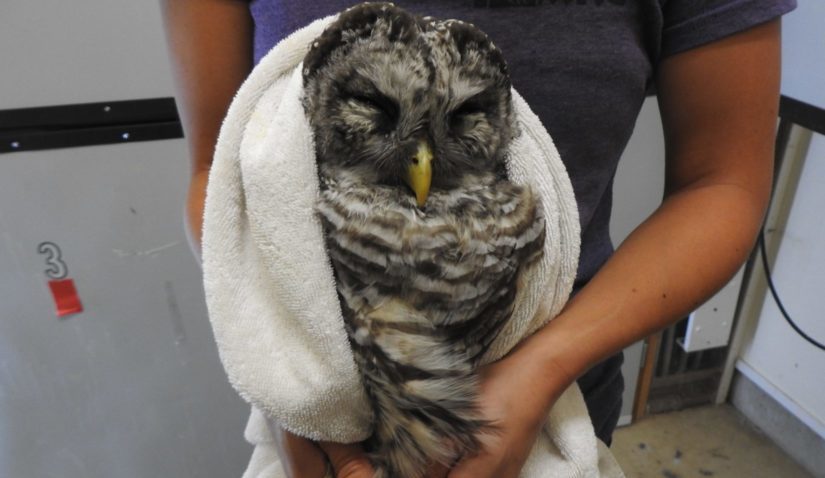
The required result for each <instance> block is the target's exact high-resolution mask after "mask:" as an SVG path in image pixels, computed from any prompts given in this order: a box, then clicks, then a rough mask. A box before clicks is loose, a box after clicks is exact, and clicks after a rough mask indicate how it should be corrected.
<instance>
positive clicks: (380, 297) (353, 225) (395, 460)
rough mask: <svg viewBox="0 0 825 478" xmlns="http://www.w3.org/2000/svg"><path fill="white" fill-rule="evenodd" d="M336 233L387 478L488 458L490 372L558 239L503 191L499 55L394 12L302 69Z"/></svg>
mask: <svg viewBox="0 0 825 478" xmlns="http://www.w3.org/2000/svg"><path fill="white" fill-rule="evenodd" d="M303 73H304V86H305V88H304V90H305V96H304V107H305V110H306V113H307V116H308V118H309V121H310V124H311V126H312V129H313V133H314V136H315V144H316V156H317V160H318V169H319V176H320V180H321V195H320V199H319V201H318V206H317V210H318V216H319V218H320V219H321V222H322V224H323V228H324V232H325V237H326V241H327V251H328V254H329V257H330V260H331V262H332V266H333V270H334V273H335V279H336V284H337V290H338V296H339V300H340V303H341V309H342V311H343V316H344V325H345V329H346V331H347V333H348V335H349V338H350V343H351V345H352V350H353V355H354V357H355V361H356V363H357V365H358V368H359V370H360V372H361V376H362V378H363V383H364V387H365V389H366V391H367V396H368V397H369V399H370V404H371V406H372V409H373V412H374V419H375V422H374V432H373V435H372V437H371V438H370V440H369V441H368V443H367V447H368V450H369V452H370V455H371V458H372V460H373V461H374V464H375V467H376V470H377V476H379V477H388V478H390V477H391V478H418V477H422V476H424V473H425V471H426V469H427V467H428V465H429V464H430V463H432V462H440V463H442V464H445V465H450V464H451V463H454V462H455V460H457V459H458V458H460V457H461V456H462V455H464V454H470V453H473V452H474V451H477V449H478V448H479V440H478V435H479V433H482V432H484V431H490V430H491V429H492V428H494V424H491V423H488V422H486V421H485V420H483V419H482V418H481V417H480V415H479V413H478V410H477V408H476V405H475V401H476V398H477V394H478V377H477V375H476V373H475V370H476V368H477V366H478V364H479V361H480V359H481V358H482V356H483V355H484V353H485V352H486V351H487V349H488V347H489V346H490V344H491V343H492V342H493V341H494V340H495V339H496V337H497V336H498V334H499V333H500V331H501V330H502V329H503V327H504V326H505V325H506V324H507V321H508V320H509V318H510V316H511V314H512V311H513V307H514V299H515V297H516V293H517V290H518V287H519V279H520V276H521V275H522V274H523V271H524V269H525V267H526V266H528V265H529V264H531V263H532V262H534V261H536V260H537V259H538V258H539V257H540V256H541V254H542V250H543V244H544V238H545V225H544V220H543V216H542V212H541V209H540V207H539V201H538V199H537V198H536V197H535V195H534V194H533V192H532V190H531V189H530V188H529V187H526V186H519V185H516V184H513V183H511V182H509V181H508V180H507V178H506V153H507V147H508V145H509V142H510V140H511V139H512V136H513V134H514V132H515V127H514V124H513V123H514V122H513V118H512V116H513V114H512V105H511V98H510V82H509V78H508V75H507V68H506V65H505V63H504V60H503V57H502V55H501V52H500V51H499V50H498V49H496V48H495V46H494V45H493V44H492V42H490V40H489V39H488V38H487V37H486V36H485V35H484V34H483V33H482V32H481V31H479V30H478V29H476V28H475V27H473V26H472V25H469V24H465V23H461V22H457V21H438V20H434V19H432V18H426V17H425V18H420V17H415V16H413V15H410V14H409V13H407V12H405V11H404V10H401V9H399V8H397V7H394V6H392V5H390V4H362V5H359V6H356V7H353V8H351V9H349V10H347V11H345V12H343V13H342V14H341V15H340V16H339V17H338V19H337V20H336V21H335V22H334V23H333V24H332V25H331V26H330V27H329V28H328V29H327V30H326V31H325V32H324V33H323V34H322V35H321V37H319V38H318V39H317V40H316V41H315V42H314V43H313V45H312V48H311V49H310V52H309V53H308V54H307V56H306V58H305V60H304V72H303Z"/></svg>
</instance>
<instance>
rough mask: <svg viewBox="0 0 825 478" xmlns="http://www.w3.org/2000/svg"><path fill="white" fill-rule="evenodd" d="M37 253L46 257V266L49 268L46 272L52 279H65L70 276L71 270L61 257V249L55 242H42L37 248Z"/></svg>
mask: <svg viewBox="0 0 825 478" xmlns="http://www.w3.org/2000/svg"><path fill="white" fill-rule="evenodd" d="M37 252H39V253H40V254H45V255H46V265H48V266H49V268H48V269H46V270H45V271H44V272H45V273H46V275H47V276H48V277H49V278H50V279H64V278H65V277H66V276H67V275H69V268H68V267H66V263H65V262H63V259H62V258H61V256H60V248H59V247H57V244H55V243H53V242H41V243H40V244H39V245H38V246H37Z"/></svg>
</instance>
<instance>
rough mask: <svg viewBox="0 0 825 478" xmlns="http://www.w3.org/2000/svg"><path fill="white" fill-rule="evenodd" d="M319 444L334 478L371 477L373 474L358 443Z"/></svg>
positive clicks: (367, 459)
mask: <svg viewBox="0 0 825 478" xmlns="http://www.w3.org/2000/svg"><path fill="white" fill-rule="evenodd" d="M319 445H320V447H321V449H322V450H324V453H326V456H327V457H329V462H330V463H331V464H332V469H333V471H334V473H335V478H372V476H373V475H374V474H375V470H374V469H373V467H372V464H371V463H370V460H369V458H368V457H367V454H366V453H364V449H363V448H362V447H361V444H360V443H353V444H343V443H333V442H321V443H320V444H319Z"/></svg>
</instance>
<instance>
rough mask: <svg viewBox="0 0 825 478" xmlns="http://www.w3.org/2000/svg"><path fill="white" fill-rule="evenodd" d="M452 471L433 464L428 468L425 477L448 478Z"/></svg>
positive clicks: (438, 464)
mask: <svg viewBox="0 0 825 478" xmlns="http://www.w3.org/2000/svg"><path fill="white" fill-rule="evenodd" d="M449 472H450V469H449V468H447V467H446V466H444V465H442V464H440V463H433V464H432V465H430V466H429V467H428V468H427V472H426V473H424V476H425V477H427V478H447V474H448V473H449Z"/></svg>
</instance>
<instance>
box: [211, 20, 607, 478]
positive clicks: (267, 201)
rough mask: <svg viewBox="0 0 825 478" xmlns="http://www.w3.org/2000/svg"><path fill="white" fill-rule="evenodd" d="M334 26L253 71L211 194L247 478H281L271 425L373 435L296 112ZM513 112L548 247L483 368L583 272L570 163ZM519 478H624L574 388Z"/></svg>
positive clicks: (226, 359) (519, 164)
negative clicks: (310, 58) (306, 72)
mask: <svg viewBox="0 0 825 478" xmlns="http://www.w3.org/2000/svg"><path fill="white" fill-rule="evenodd" d="M332 20H333V17H328V18H325V19H321V20H318V21H316V22H314V23H312V24H310V25H308V26H307V27H305V28H303V29H301V30H298V31H296V32H295V33H293V34H292V35H290V36H289V37H287V38H286V39H284V40H283V41H282V42H281V43H279V44H278V45H276V46H275V47H274V48H273V49H272V50H271V51H270V53H269V54H268V55H267V56H266V57H264V58H263V59H262V60H261V62H260V63H259V64H258V65H257V66H256V67H255V69H254V70H253V72H252V73H251V74H250V76H249V78H248V79H247V80H246V82H245V83H244V84H243V86H242V87H241V88H240V90H239V91H238V93H237V96H236V97H235V99H234V101H233V103H232V105H231V107H230V109H229V112H228V114H227V116H226V119H225V120H224V124H223V127H222V129H221V133H220V136H219V139H218V143H217V146H216V152H215V158H214V162H213V165H212V169H211V172H210V176H209V183H208V186H207V197H206V206H205V213H204V229H203V270H204V287H205V291H206V299H207V306H208V309H209V316H210V320H211V323H212V327H213V330H214V333H215V339H216V341H217V345H218V350H219V352H220V357H221V361H222V362H223V365H224V368H225V369H226V372H227V375H228V377H229V380H230V382H231V383H232V385H233V386H234V387H235V389H236V390H237V391H238V393H239V394H240V395H241V396H242V397H243V398H244V399H245V400H247V401H248V402H250V403H251V404H252V406H253V412H252V415H251V416H250V421H249V424H248V426H247V430H246V433H245V436H246V438H247V440H248V441H250V443H253V444H254V445H255V451H254V453H253V456H252V460H251V462H250V464H249V466H248V468H247V472H246V473H245V474H244V477H245V478H246V477H249V478H252V477H254V478H276V477H281V476H284V474H283V470H282V469H281V467H280V463H279V462H278V458H277V453H276V452H275V448H274V444H273V440H272V435H271V433H270V430H269V426H271V423H269V421H275V422H277V424H278V425H279V426H281V427H283V428H285V429H287V430H289V431H291V432H293V433H296V434H298V435H301V436H305V437H307V438H311V439H314V440H329V441H337V442H356V441H361V440H363V439H365V438H366V437H367V436H369V434H370V432H371V423H370V421H371V416H370V414H369V410H370V407H369V406H368V402H367V398H366V395H365V393H364V390H363V387H362V385H361V382H360V379H359V376H358V371H357V369H356V366H355V363H354V361H353V358H352V352H351V351H350V348H349V344H348V341H347V335H346V332H345V331H344V328H343V319H342V317H341V309H340V306H339V304H338V298H337V294H336V292H335V283H334V279H333V274H332V268H331V265H330V263H329V259H328V257H327V255H326V251H325V248H324V241H323V235H322V229H321V225H320V223H319V221H318V219H317V218H316V216H315V214H314V205H315V201H316V199H317V194H318V191H319V185H318V177H317V171H316V165H315V149H314V145H313V140H312V134H311V128H310V126H309V124H308V122H307V119H306V117H305V115H304V111H303V108H302V106H301V95H302V92H303V90H302V79H301V65H300V62H301V60H302V59H303V57H304V55H305V53H306V51H307V47H308V45H309V44H310V43H311V42H312V41H313V40H314V39H315V38H316V37H317V36H318V35H320V33H321V32H322V31H323V29H324V28H325V27H326V26H327V25H328V24H329V23H330V22H331V21H332ZM513 102H514V111H515V113H516V120H517V122H518V128H519V130H520V134H519V135H518V137H517V138H516V139H515V140H514V141H513V143H512V144H511V146H510V149H509V151H508V173H509V176H510V178H511V180H513V181H514V182H517V183H529V184H530V185H531V186H532V187H533V188H534V190H536V191H537V192H538V193H539V196H540V198H541V201H542V206H543V208H544V212H545V216H546V222H547V240H546V244H545V251H544V257H543V258H542V259H541V260H540V261H538V262H537V263H536V264H535V265H534V266H533V267H532V268H531V269H530V270H528V271H527V273H526V275H525V279H526V280H524V281H523V287H521V288H520V290H519V293H518V296H517V300H516V308H515V311H514V315H513V317H512V319H511V320H510V322H509V323H508V325H507V327H506V328H505V329H504V330H503V331H502V333H501V334H500V336H499V337H498V339H497V340H496V341H495V342H494V343H493V345H492V346H491V347H490V350H489V351H488V352H487V354H486V355H485V358H484V361H485V362H490V361H494V360H496V359H498V358H500V357H502V356H503V355H504V354H505V353H507V351H509V350H510V349H511V348H512V347H513V346H514V345H516V344H517V343H518V342H519V341H520V340H521V339H522V338H524V337H526V336H527V335H529V334H531V333H532V332H534V331H535V330H537V329H538V328H540V327H541V326H542V325H543V324H544V322H545V321H546V320H547V319H548V318H550V317H553V316H555V315H556V314H557V313H558V312H559V311H560V310H561V308H562V307H563V306H564V303H565V302H566V300H567V298H568V296H569V294H570V291H571V289H572V285H573V280H574V279H575V275H576V267H577V263H578V253H579V221H578V213H577V209H576V201H575V197H574V196H573V190H572V187H571V184H570V181H569V178H568V177H567V173H566V170H565V169H564V165H563V164H562V162H561V160H560V158H559V155H558V152H557V151H556V149H555V146H554V145H553V142H552V140H551V139H550V136H549V135H548V133H547V131H546V130H545V129H544V127H543V126H542V125H541V122H540V121H539V119H538V118H537V117H536V116H535V115H534V114H533V113H532V112H531V111H530V109H529V107H528V106H527V104H526V103H525V102H524V100H523V99H522V98H521V97H520V96H519V95H518V94H517V93H516V92H515V91H514V92H513ZM522 476H523V477H526V478H539V477H551V476H552V477H614V476H623V475H622V473H621V471H620V470H619V468H618V466H616V464H615V461H614V460H613V459H612V456H610V454H609V451H607V449H606V448H605V447H604V446H603V445H600V442H599V441H598V440H597V439H596V437H595V434H594V432H593V427H592V425H591V423H590V419H589V417H588V415H587V409H586V407H585V405H584V401H583V399H582V396H581V393H580V391H579V389H578V387H577V386H576V385H575V384H574V385H573V386H571V387H570V388H569V389H568V390H567V391H566V392H565V393H564V394H563V395H562V396H561V397H560V398H559V400H558V401H557V402H556V404H555V406H554V407H553V409H552V410H551V412H550V414H549V417H548V420H547V424H546V426H545V428H544V430H543V432H542V433H541V434H540V437H539V440H538V441H537V443H536V444H535V446H534V448H533V451H532V453H531V455H530V458H529V459H528V461H527V463H526V465H525V468H524V471H523V473H522Z"/></svg>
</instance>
